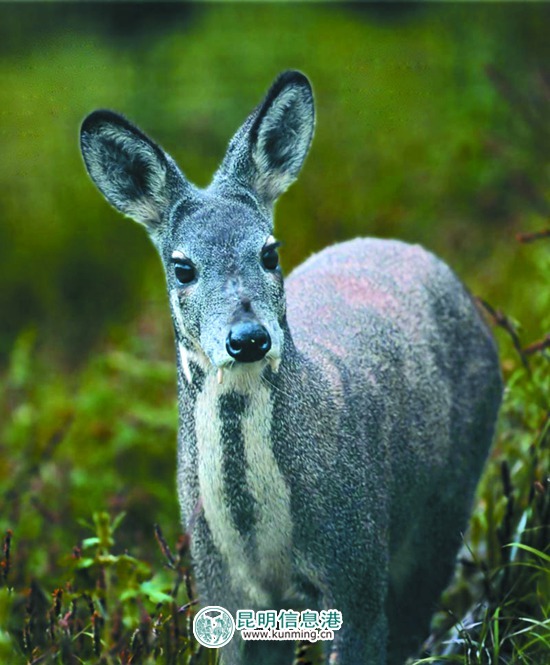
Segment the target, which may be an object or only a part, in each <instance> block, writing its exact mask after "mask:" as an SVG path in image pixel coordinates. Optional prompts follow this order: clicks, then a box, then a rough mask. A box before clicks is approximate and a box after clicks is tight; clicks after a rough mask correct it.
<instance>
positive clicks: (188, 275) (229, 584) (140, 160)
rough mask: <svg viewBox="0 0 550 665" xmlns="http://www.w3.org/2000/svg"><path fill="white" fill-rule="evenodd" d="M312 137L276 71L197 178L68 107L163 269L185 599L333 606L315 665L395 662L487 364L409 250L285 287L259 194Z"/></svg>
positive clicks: (270, 658) (101, 119)
mask: <svg viewBox="0 0 550 665" xmlns="http://www.w3.org/2000/svg"><path fill="white" fill-rule="evenodd" d="M312 132H313V103H312V96H311V89H310V87H309V83H308V82H307V79H305V77H303V75H301V74H299V73H297V72H288V73H286V74H283V75H282V76H281V77H280V78H279V79H278V80H277V81H276V82H275V84H274V85H273V86H272V88H271V90H270V91H269V93H268V95H267V97H266V99H265V100H264V102H263V103H262V104H261V105H260V106H259V107H258V108H257V109H256V110H255V111H254V112H253V113H252V115H251V116H250V117H249V119H248V120H247V121H246V122H245V124H244V125H243V127H242V128H241V130H239V132H238V133H237V135H236V136H235V138H234V139H233V141H232V142H231V144H230V147H229V150H228V153H227V156H226V158H225V160H224V162H223V163H222V166H221V168H220V170H219V171H218V173H217V174H216V176H215V177H214V180H213V183H212V185H210V187H209V188H208V189H206V190H203V191H201V190H198V189H197V188H195V187H193V186H192V185H191V184H190V183H188V182H187V181H186V180H185V178H184V177H183V176H182V175H181V173H180V172H179V170H177V167H175V165H174V163H173V162H172V160H171V159H170V158H169V157H168V156H167V155H166V154H165V153H164V152H163V151H162V150H161V149H160V148H158V146H156V144H154V143H153V142H152V141H150V139H148V138H147V137H145V136H144V135H143V134H141V132H139V130H137V129H136V128H135V127H133V126H132V125H130V124H129V123H128V122H127V121H126V120H124V119H123V118H121V117H120V116H116V115H115V114H112V113H110V112H96V113H94V114H92V115H91V116H89V117H88V119H86V120H85V122H84V125H83V129H82V149H83V154H84V158H85V161H86V165H87V167H88V170H89V172H90V174H91V176H92V178H93V179H94V181H95V182H96V184H97V185H98V186H99V188H100V189H101V191H102V192H103V193H104V194H105V196H106V197H107V198H108V200H109V201H110V202H111V203H113V204H114V205H115V206H116V207H117V208H118V209H119V210H121V211H122V212H124V213H126V214H128V215H130V216H132V217H134V219H137V221H140V222H141V223H143V224H145V225H146V226H147V228H148V230H149V233H150V235H151V237H152V239H153V242H154V243H155V245H156V246H157V249H158V250H159V253H160V255H161V257H162V259H163V262H164V265H165V268H166V272H167V280H168V290H169V297H170V305H171V310H172V317H173V321H174V329H175V334H176V346H177V351H178V353H177V362H178V386H179V414H180V417H179V435H178V439H179V453H178V455H179V458H178V489H179V498H180V504H181V507H182V514H183V519H184V525H185V527H186V529H188V531H189V532H190V535H191V543H192V555H193V561H194V569H195V574H196V578H197V584H198V588H199V591H200V600H201V603H202V604H203V605H221V606H223V607H225V608H226V609H228V610H230V611H232V612H235V611H236V610H237V609H281V608H294V609H306V608H309V609H338V610H340V611H341V612H342V615H343V627H342V629H341V630H340V631H338V632H337V634H336V637H335V640H334V643H333V644H332V645H330V646H329V647H328V648H327V658H330V662H331V663H333V664H334V663H338V664H339V665H351V664H352V663H353V664H359V663H362V664H365V665H366V664H368V665H371V664H372V665H383V664H385V663H390V664H392V665H397V663H401V662H403V661H404V659H405V658H406V657H407V656H408V655H410V654H411V653H413V652H414V651H415V650H416V649H418V647H419V645H420V643H421V641H422V639H423V638H425V637H426V634H427V629H428V622H429V618H430V616H431V614H432V612H433V611H434V609H435V608H436V603H437V600H438V597H439V594H440V593H441V591H442V589H443V587H444V586H445V584H446V583H447V582H448V581H449V577H450V574H451V572H452V569H453V564H454V557H455V555H456V552H457V549H458V547H459V545H460V538H461V533H462V532H463V530H464V529H465V527H466V524H467V518H468V514H469V510H470V505H471V500H472V496H473V493H474V490H475V487H476V484H477V480H478V478H479V475H480V472H481V469H482V467H483V463H484V460H485V458H486V455H487V450H488V447H489V445H490V443H491V439H492V436H493V430H494V422H495V418H496V414H497V411H498V407H499V403H500V396H501V381H500V374H499V370H498V359H497V355H496V351H495V347H494V343H493V341H492V338H491V335H490V333H489V332H488V330H487V329H486V327H485V325H484V323H483V322H482V320H481V318H480V316H479V315H478V313H477V311H476V308H475V306H474V304H473V302H472V300H471V298H470V296H469V295H468V293H467V292H466V290H465V289H464V288H463V287H462V285H461V284H460V283H459V281H458V280H457V278H456V277H455V276H454V274H453V273H452V272H451V270H450V269H449V268H448V267H446V266H445V265H444V264H443V263H442V262H441V261H439V260H438V259H437V258H435V257H434V256H433V255H432V254H430V253H428V252H426V251H425V250H423V249H421V248H420V247H417V246H411V245H407V244H405V243H401V242H397V241H382V240H354V241H351V242H347V243H343V244H340V245H335V246H332V247H330V248H328V249H326V250H324V251H322V252H320V253H319V254H317V255H314V256H312V257H311V258H310V259H308V260H307V261H306V262H305V263H304V264H302V265H301V266H300V267H299V268H297V269H296V270H295V271H294V273H293V274H292V275H291V276H290V277H289V278H288V279H287V280H286V282H285V288H284V289H283V282H282V278H281V275H280V271H279V269H278V266H277V256H276V245H275V241H274V238H273V237H272V205H273V202H274V200H275V199H276V198H277V196H279V194H281V193H282V191H284V190H285V189H286V187H288V185H289V184H290V183H291V182H292V181H293V180H294V179H295V177H296V175H297V173H298V171H299V169H300V167H301V164H302V162H303V160H304V158H305V155H306V153H307V149H308V147H309V143H310V140H311V136H312ZM285 292H286V297H285ZM292 652H293V649H292V644H291V643H284V642H283V643H276V642H257V643H256V642H250V643H243V642H241V641H240V640H239V639H237V638H234V639H233V641H232V642H231V643H230V644H229V645H228V646H227V647H224V649H222V654H223V656H222V660H223V663H224V665H225V664H227V665H241V664H242V665H245V664H246V665H251V664H252V663H260V664H262V665H263V664H265V665H269V664H271V663H272V664H273V665H275V664H277V665H285V664H288V665H290V663H291V662H292Z"/></svg>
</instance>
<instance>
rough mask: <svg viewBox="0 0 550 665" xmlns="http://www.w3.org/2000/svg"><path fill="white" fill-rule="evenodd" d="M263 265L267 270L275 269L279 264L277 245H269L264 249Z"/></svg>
mask: <svg viewBox="0 0 550 665" xmlns="http://www.w3.org/2000/svg"><path fill="white" fill-rule="evenodd" d="M262 265H263V267H264V268H265V269H266V270H275V268H276V267H277V266H278V265H279V253H278V252H277V248H276V247H268V248H266V249H264V250H263V251H262Z"/></svg>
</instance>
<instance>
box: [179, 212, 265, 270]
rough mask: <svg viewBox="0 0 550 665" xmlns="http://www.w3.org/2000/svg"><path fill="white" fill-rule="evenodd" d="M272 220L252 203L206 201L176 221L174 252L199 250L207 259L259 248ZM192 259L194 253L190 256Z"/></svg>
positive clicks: (196, 251) (180, 215)
mask: <svg viewBox="0 0 550 665" xmlns="http://www.w3.org/2000/svg"><path fill="white" fill-rule="evenodd" d="M270 227H271V222H270V220H268V219H267V218H266V217H264V216H263V215H261V214H259V213H258V212H257V211H255V210H254V209H252V208H251V207H250V206H247V205H243V204H240V203H233V202H231V203H228V202H227V201H226V200H225V201H218V200H214V201H206V202H203V204H202V205H201V206H199V207H196V208H195V209H193V210H192V211H185V210H182V212H181V213H180V214H179V216H178V218H177V219H175V220H174V226H173V234H172V238H171V241H170V244H171V247H170V248H167V249H170V250H171V251H174V250H180V251H183V252H184V253H185V252H186V251H187V252H188V253H189V254H190V253H191V252H193V253H200V255H201V256H202V257H204V258H207V257H210V256H214V257H216V256H219V255H220V253H223V254H227V253H230V254H234V253H235V252H242V253H244V254H247V253H248V252H250V251H259V250H260V249H261V247H262V246H263V244H264V243H265V242H266V240H267V238H268V237H269V236H270V234H271V228H270ZM190 258H191V256H190Z"/></svg>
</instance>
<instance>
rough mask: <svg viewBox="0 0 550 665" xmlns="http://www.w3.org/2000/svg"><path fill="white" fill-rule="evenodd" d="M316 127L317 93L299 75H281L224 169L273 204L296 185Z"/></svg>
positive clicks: (232, 149)
mask: <svg viewBox="0 0 550 665" xmlns="http://www.w3.org/2000/svg"><path fill="white" fill-rule="evenodd" d="M314 126H315V110H314V105H313V92H312V90H311V85H310V83H309V81H308V79H307V78H306V77H305V76H304V75H303V74H302V73H301V72H297V71H287V72H284V73H283V74H281V75H280V76H279V77H278V78H277V79H276V80H275V82H274V83H273V85H272V86H271V88H270V89H269V91H268V93H267V95H266V97H265V99H264V101H263V102H262V103H261V104H260V106H259V107H258V108H257V109H256V110H255V111H254V112H253V113H252V114H251V115H250V116H249V118H248V119H247V121H246V122H245V123H244V125H243V126H242V127H241V129H240V130H239V131H238V132H237V134H236V135H235V137H234V138H233V140H232V141H231V143H230V144H229V149H228V152H227V155H226V158H225V159H224V162H223V164H222V167H221V169H220V172H219V175H220V176H221V177H223V178H227V177H228V176H229V177H233V178H236V179H237V180H238V181H240V182H242V183H243V184H244V185H245V186H247V187H250V188H251V189H253V190H254V191H255V193H256V194H257V195H258V196H259V198H260V199H261V200H262V201H263V202H265V203H273V201H275V199H276V198H277V197H279V196H280V195H281V194H282V193H283V192H284V191H286V189H288V187H289V186H290V185H291V184H292V183H293V182H294V181H295V180H296V178H297V177H298V173H299V172H300V169H301V168H302V164H303V163H304V160H305V158H306V155H307V153H308V151H309V146H310V144H311V139H312V138H313V130H314Z"/></svg>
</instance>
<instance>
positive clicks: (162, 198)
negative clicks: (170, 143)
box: [80, 111, 183, 236]
mask: <svg viewBox="0 0 550 665" xmlns="http://www.w3.org/2000/svg"><path fill="white" fill-rule="evenodd" d="M80 147H81V150H82V155H83V157H84V162H85V164H86V168H87V170H88V173H89V174H90V177H91V179H92V180H93V181H94V183H95V184H96V185H97V187H98V188H99V190H100V191H101V193H102V194H103V195H104V196H105V198H106V199H107V201H109V203H111V205H113V206H114V207H115V208H116V209H117V210H119V211H120V212H122V213H123V214H124V215H127V216H128V217H131V218H132V219H134V220H135V221H136V222H139V223H140V224H143V225H144V226H146V227H147V230H148V231H149V233H150V234H151V235H152V236H154V235H155V234H156V232H158V231H159V230H160V227H161V224H162V220H163V218H164V215H165V213H166V212H167V210H168V208H169V206H170V202H171V200H172V196H171V193H172V190H173V189H174V187H176V186H177V184H178V181H179V183H183V176H182V175H181V174H180V173H179V171H178V170H177V167H176V166H175V164H174V162H173V161H172V160H171V158H170V157H168V155H166V154H165V153H164V152H163V151H162V150H161V148H160V147H159V146H158V145H156V144H155V143H154V142H153V141H151V139H149V138H148V137H147V136H145V134H143V133H142V132H141V131H140V130H139V129H138V128H137V127H134V125H132V124H131V123H129V122H128V121H127V120H126V119H125V118H124V117H122V116H121V115H118V114H117V113H113V112H112V111H94V112H93V113H91V114H90V115H89V116H88V117H87V118H85V120H84V122H83V123H82V127H81V130H80Z"/></svg>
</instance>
